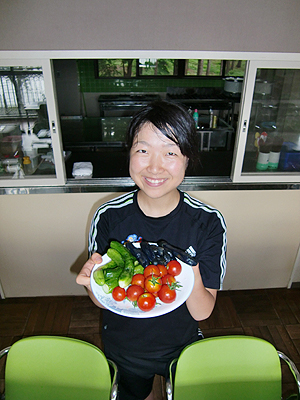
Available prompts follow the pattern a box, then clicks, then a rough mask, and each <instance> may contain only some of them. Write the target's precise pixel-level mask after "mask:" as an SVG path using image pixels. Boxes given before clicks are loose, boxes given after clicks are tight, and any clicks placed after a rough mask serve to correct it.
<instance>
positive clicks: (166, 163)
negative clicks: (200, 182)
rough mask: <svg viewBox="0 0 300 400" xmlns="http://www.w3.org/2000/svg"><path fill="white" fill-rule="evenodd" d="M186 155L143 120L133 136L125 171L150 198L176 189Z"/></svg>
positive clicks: (166, 194)
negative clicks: (128, 163) (137, 131)
mask: <svg viewBox="0 0 300 400" xmlns="http://www.w3.org/2000/svg"><path fill="white" fill-rule="evenodd" d="M187 163H188V158H187V157H186V156H184V155H183V154H182V153H181V151H180V148H179V147H178V146H177V144H176V143H174V142H173V141H172V140H170V139H168V138H167V137H166V136H164V135H163V134H162V133H160V132H159V131H158V130H157V129H156V128H155V127H154V126H153V125H152V124H150V123H148V124H145V125H144V126H143V127H142V128H141V129H140V131H139V133H138V134H137V135H136V137H135V139H134V140H133V145H132V148H131V150H130V165H129V172H130V176H131V178H132V179H133V180H134V182H135V183H136V184H137V186H138V187H139V188H140V189H141V190H142V191H143V192H144V193H145V194H146V195H147V196H148V197H150V198H153V199H158V198H163V197H164V196H168V195H170V194H171V195H172V194H173V193H177V190H176V189H177V187H178V185H179V184H180V183H181V182H182V180H183V178H184V175H185V170H186V167H187Z"/></svg>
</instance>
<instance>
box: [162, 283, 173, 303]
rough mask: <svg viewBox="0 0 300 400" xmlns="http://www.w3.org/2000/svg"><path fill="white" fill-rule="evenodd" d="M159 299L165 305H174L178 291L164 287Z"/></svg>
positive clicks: (167, 286)
mask: <svg viewBox="0 0 300 400" xmlns="http://www.w3.org/2000/svg"><path fill="white" fill-rule="evenodd" d="M158 297H159V298H160V300H161V301H162V302H163V303H173V301H174V300H175V299H176V291H175V290H172V289H170V287H169V285H162V287H161V289H160V291H159V292H158Z"/></svg>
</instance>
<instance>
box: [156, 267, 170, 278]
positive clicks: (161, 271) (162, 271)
mask: <svg viewBox="0 0 300 400" xmlns="http://www.w3.org/2000/svg"><path fill="white" fill-rule="evenodd" d="M157 267H158V268H159V276H160V277H162V276H165V275H167V273H168V270H167V268H166V267H165V266H164V265H162V264H157Z"/></svg>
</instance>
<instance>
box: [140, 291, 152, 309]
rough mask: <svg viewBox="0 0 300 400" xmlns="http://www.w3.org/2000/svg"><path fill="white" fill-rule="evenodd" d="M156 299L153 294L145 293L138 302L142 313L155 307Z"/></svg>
mask: <svg viewBox="0 0 300 400" xmlns="http://www.w3.org/2000/svg"><path fill="white" fill-rule="evenodd" d="M155 304H156V299H155V297H154V296H153V294H152V293H148V292H146V293H143V294H141V295H140V297H139V298H138V300H137V305H138V307H139V308H140V309H141V310H142V311H150V310H152V309H153V308H154V307H155Z"/></svg>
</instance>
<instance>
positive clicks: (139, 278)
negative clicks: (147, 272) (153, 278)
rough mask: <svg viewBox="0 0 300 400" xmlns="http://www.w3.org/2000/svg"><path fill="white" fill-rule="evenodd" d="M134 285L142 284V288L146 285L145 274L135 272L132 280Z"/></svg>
mask: <svg viewBox="0 0 300 400" xmlns="http://www.w3.org/2000/svg"><path fill="white" fill-rule="evenodd" d="M131 284H132V285H138V286H141V287H142V288H144V287H145V277H144V275H143V274H135V275H133V277H132V281H131Z"/></svg>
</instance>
